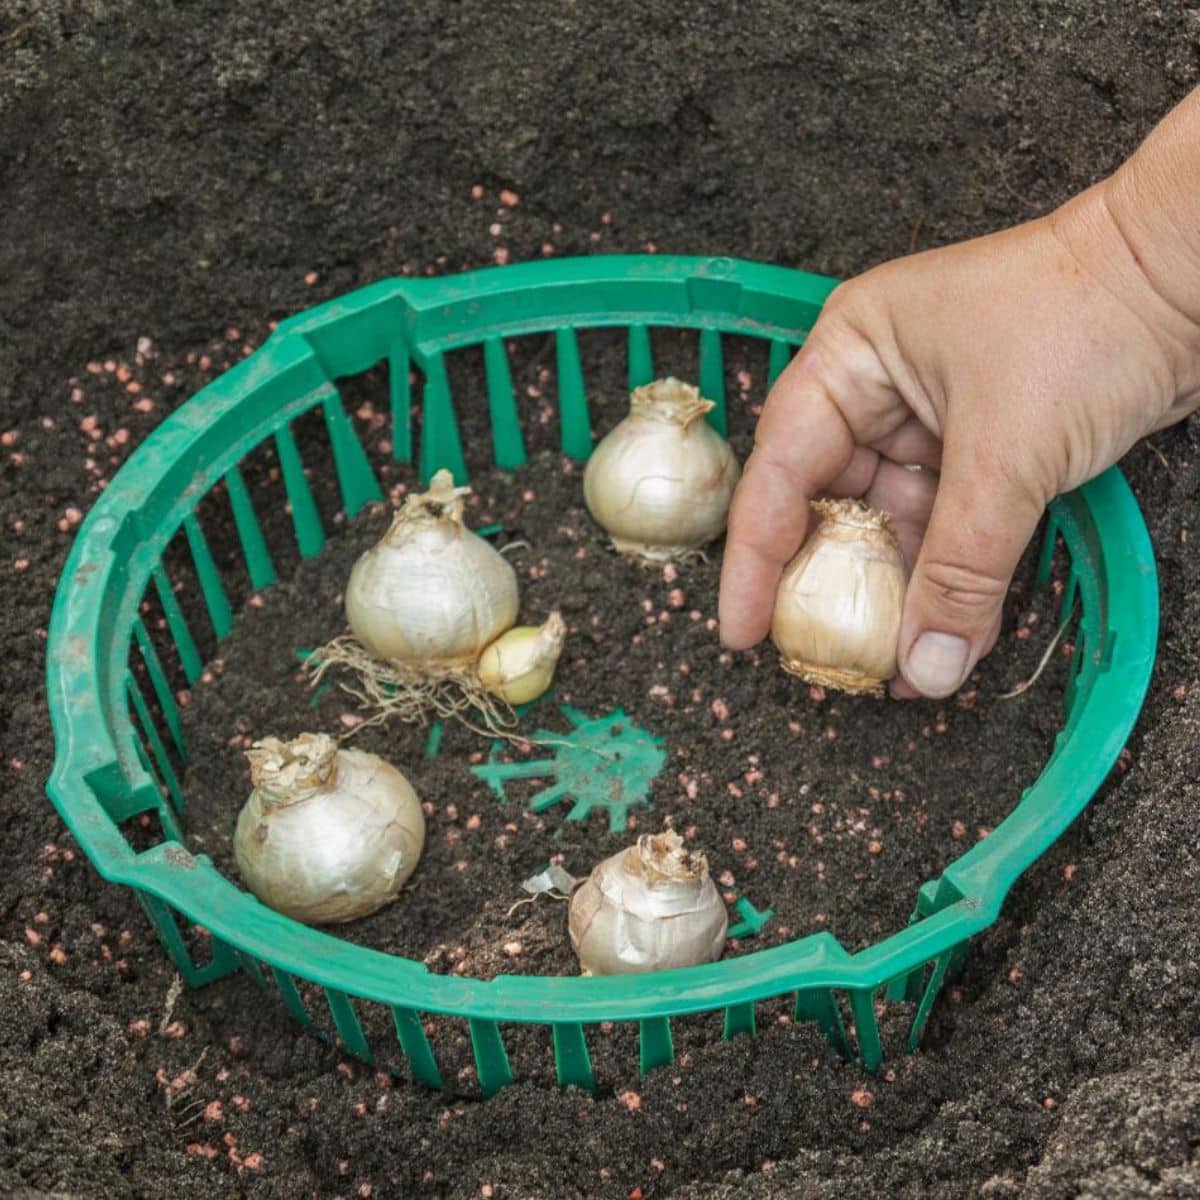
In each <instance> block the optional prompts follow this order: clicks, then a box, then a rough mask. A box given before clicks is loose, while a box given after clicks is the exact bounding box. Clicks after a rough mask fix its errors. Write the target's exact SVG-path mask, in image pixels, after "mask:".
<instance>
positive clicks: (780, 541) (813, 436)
mask: <svg viewBox="0 0 1200 1200" xmlns="http://www.w3.org/2000/svg"><path fill="white" fill-rule="evenodd" d="M824 354H825V351H823V350H822V348H820V347H819V346H817V345H814V344H813V343H812V342H811V341H810V343H809V345H808V346H806V347H805V348H804V349H803V350H801V351H800V353H799V354H798V355H797V356H796V358H794V359H793V360H792V362H791V363H790V364H789V365H788V367H787V369H786V370H785V371H784V373H783V374H782V375H781V376H780V377H779V379H778V381H777V382H776V384H775V386H774V387H773V388H772V389H771V394H770V395H769V396H768V397H767V402H766V404H765V405H764V407H763V413H762V416H761V417H760V418H759V422H758V429H757V430H756V432H755V439H754V441H755V444H754V452H753V453H752V454H751V455H750V457H749V459H748V460H747V461H746V469H745V471H744V472H743V474H742V478H741V482H740V483H739V484H738V487H737V491H736V492H735V493H734V497H733V505H732V507H731V508H730V510H729V532H728V536H727V538H726V543H725V561H724V565H723V567H722V569H721V593H720V601H719V606H718V613H719V617H720V622H721V640H722V641H723V642H724V643H725V645H727V646H728V647H730V648H731V649H733V650H744V649H745V648H746V647H748V646H753V645H754V644H755V643H756V642H758V641H760V640H761V639H762V637H763V636H764V635H765V634H766V632H767V630H768V629H769V628H770V625H771V610H772V608H773V607H774V603H775V589H776V588H777V586H778V584H779V576H780V575H781V574H782V572H783V568H784V566H785V564H786V563H787V562H788V560H789V559H790V558H791V557H792V556H793V555H794V554H795V553H796V551H797V550H798V549H799V548H800V545H801V543H802V542H803V541H804V534H805V531H806V530H807V528H808V502H809V500H811V499H812V498H813V497H814V496H815V495H817V493H818V492H820V491H821V490H822V489H823V488H826V487H828V486H829V485H830V484H831V483H832V482H833V481H834V480H835V479H836V478H837V477H838V476H839V475H841V474H842V472H843V471H844V470H845V469H846V468H847V467H848V466H849V464H850V460H851V458H852V457H853V455H854V448H855V444H856V439H855V436H854V431H853V430H852V429H851V427H850V424H849V422H848V421H847V420H846V418H845V416H844V415H843V414H842V411H841V409H840V408H839V407H838V404H837V402H836V400H835V399H834V395H833V393H832V391H831V390H830V388H829V387H828V386H827V383H826V379H827V378H828V374H827V369H826V364H825V362H824Z"/></svg>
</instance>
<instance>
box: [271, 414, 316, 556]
mask: <svg viewBox="0 0 1200 1200" xmlns="http://www.w3.org/2000/svg"><path fill="white" fill-rule="evenodd" d="M275 451H276V454H277V455H278V457H279V469H280V471H281V472H282V474H283V488H284V491H285V492H287V498H288V504H290V505H291V509H292V528H293V529H294V530H295V533H296V546H297V548H298V549H299V551H300V555H301V557H302V558H316V556H317V555H318V554H320V553H321V551H322V550H323V549H324V548H325V530H324V529H323V528H322V527H321V515H320V513H319V512H317V502H316V500H314V499H313V494H312V488H310V487H309V486H308V480H307V479H306V478H305V476H304V462H303V460H302V459H301V458H300V451H299V449H298V448H297V446H296V438H295V436H294V435H293V433H292V430H291V426H290V425H281V426H280V427H279V428H278V429H277V430H276V431H275Z"/></svg>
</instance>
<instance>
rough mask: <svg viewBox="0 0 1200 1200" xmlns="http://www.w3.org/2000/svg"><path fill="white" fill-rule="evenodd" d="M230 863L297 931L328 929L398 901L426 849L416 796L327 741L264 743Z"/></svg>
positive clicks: (253, 752) (376, 763)
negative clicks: (299, 924)
mask: <svg viewBox="0 0 1200 1200" xmlns="http://www.w3.org/2000/svg"><path fill="white" fill-rule="evenodd" d="M246 757H247V758H248V759H249V760H250V776H251V780H252V782H253V784H254V790H253V791H252V792H251V793H250V798H249V799H248V800H247V801H246V803H245V805H244V806H243V808H242V811H241V813H240V814H239V815H238V821H237V829H236V830H235V832H234V837H233V849H234V855H235V857H236V858H237V864H238V869H239V870H240V871H241V874H242V878H243V879H244V880H245V882H246V886H247V887H248V888H249V889H250V890H251V891H252V892H253V893H254V894H255V895H256V896H257V897H258V898H259V899H260V900H261V901H262V902H263V903H264V904H268V905H270V906H271V907H272V908H274V909H276V910H278V911H279V912H281V913H284V914H286V915H287V916H289V917H294V918H295V919H296V920H298V921H305V922H308V923H309V924H313V925H332V924H337V923H340V922H342V921H352V920H354V919H355V918H356V917H365V916H367V915H368V914H369V913H373V912H375V910H376V909H378V908H381V907H382V906H383V905H384V904H387V903H388V902H389V901H390V900H394V899H395V897H396V895H397V894H398V893H399V891H400V888H401V887H402V886H403V885H404V883H405V881H406V880H407V879H408V878H409V876H410V875H411V874H412V873H413V871H414V870H415V869H416V866H417V861H418V859H419V858H420V857H421V850H422V848H423V846H424V844H425V816H424V814H423V813H422V811H421V802H420V800H419V799H418V798H417V793H416V792H415V791H414V790H413V787H412V785H411V784H410V783H409V782H408V780H407V779H405V777H404V776H403V775H401V774H400V772H399V771H397V770H396V769H395V767H392V766H389V765H388V764H387V763H386V762H384V761H383V759H381V758H379V757H378V756H376V755H374V754H367V753H364V752H363V751H361V750H342V749H339V748H338V745H337V742H335V741H334V739H333V738H331V737H329V736H328V735H327V734H323V733H302V734H300V736H299V737H297V738H294V739H293V740H292V741H290V742H283V741H280V740H279V739H278V738H263V739H262V740H261V741H258V742H255V743H254V745H253V746H252V747H251V748H250V749H249V750H248V751H247V752H246Z"/></svg>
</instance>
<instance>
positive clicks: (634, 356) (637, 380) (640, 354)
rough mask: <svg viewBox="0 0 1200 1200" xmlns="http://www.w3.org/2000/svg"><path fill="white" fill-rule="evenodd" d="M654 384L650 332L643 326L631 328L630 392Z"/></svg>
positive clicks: (638, 325)
mask: <svg viewBox="0 0 1200 1200" xmlns="http://www.w3.org/2000/svg"><path fill="white" fill-rule="evenodd" d="M653 382H654V352H653V351H652V350H651V348H650V330H649V329H648V328H647V327H646V326H645V325H641V324H634V325H630V327H629V390H630V391H631V392H632V391H634V389H636V388H640V387H641V386H642V384H644V383H653Z"/></svg>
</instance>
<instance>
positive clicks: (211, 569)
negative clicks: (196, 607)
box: [183, 512, 233, 641]
mask: <svg viewBox="0 0 1200 1200" xmlns="http://www.w3.org/2000/svg"><path fill="white" fill-rule="evenodd" d="M183 532H184V535H185V536H186V537H187V544H188V549H189V550H190V551H191V554H192V562H193V564H194V565H195V567H196V578H197V579H198V580H199V581H200V594H201V595H202V596H203V597H204V605H205V607H206V608H207V609H208V616H209V619H210V620H211V621H212V627H213V632H214V633H215V634H216V635H217V640H218V641H220V640H221V639H223V638H226V637H228V636H229V631H230V630H231V629H232V628H233V610H232V609H231V608H230V607H229V597H228V596H227V595H226V594H225V584H224V583H223V582H222V581H221V572H220V571H218V570H217V564H216V563H215V562H213V556H212V551H211V550H210V549H209V548H208V539H207V538H206V537H205V536H204V530H203V529H201V528H200V522H199V521H198V520H197V519H196V514H195V513H194V512H190V513H188V515H187V516H186V517H184V518H183Z"/></svg>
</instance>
